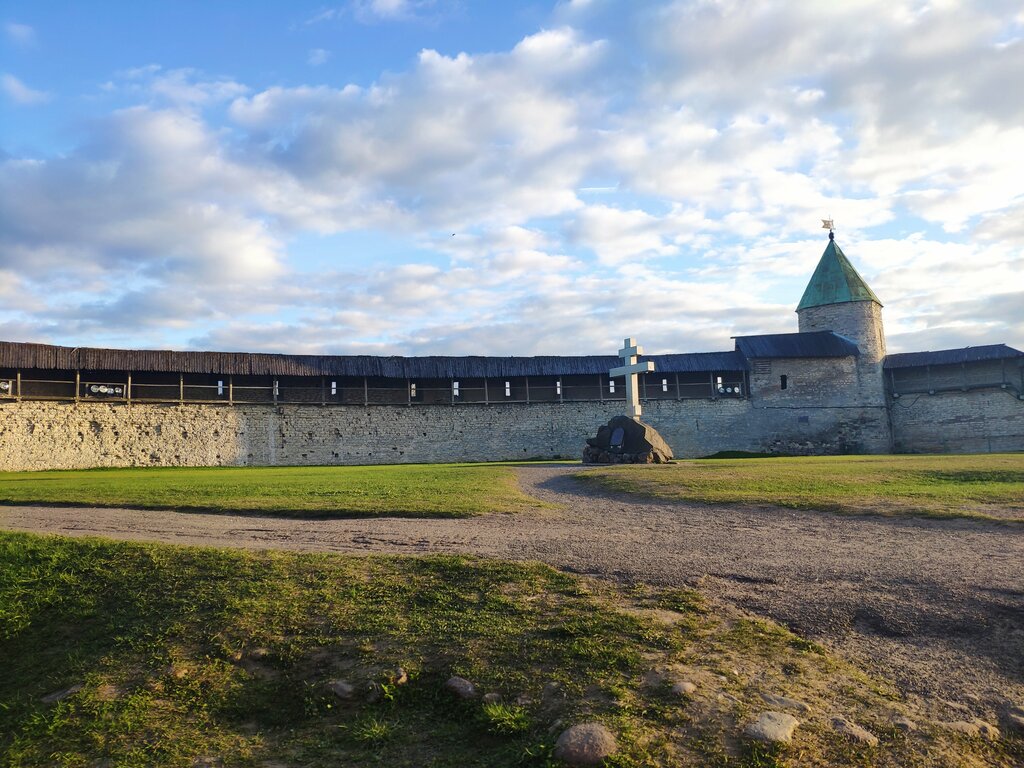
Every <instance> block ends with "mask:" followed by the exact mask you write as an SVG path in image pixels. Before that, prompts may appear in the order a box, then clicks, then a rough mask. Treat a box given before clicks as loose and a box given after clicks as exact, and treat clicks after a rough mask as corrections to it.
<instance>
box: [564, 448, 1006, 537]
mask: <svg viewBox="0 0 1024 768" xmlns="http://www.w3.org/2000/svg"><path fill="white" fill-rule="evenodd" d="M579 477H580V478H582V479H584V480H586V481H590V482H597V483H600V484H602V485H604V486H606V487H608V488H611V489H614V490H617V491H625V492H629V493H640V494H644V495H648V496H653V497H659V498H667V499H679V500H686V501H697V502H706V503H712V504H771V505H776V506H781V507H793V508H797V509H822V510H831V511H836V512H846V513H854V514H861V513H871V514H883V515H924V516H933V517H968V518H984V519H990V520H995V519H998V520H1006V521H1011V522H1022V521H1024V454H984V455H970V456H815V457H787V458H772V459H757V458H745V459H699V460H693V461H680V462H677V463H675V464H671V465H663V466H614V467H602V468H600V469H593V470H588V471H586V472H583V473H581V474H580V475H579Z"/></svg>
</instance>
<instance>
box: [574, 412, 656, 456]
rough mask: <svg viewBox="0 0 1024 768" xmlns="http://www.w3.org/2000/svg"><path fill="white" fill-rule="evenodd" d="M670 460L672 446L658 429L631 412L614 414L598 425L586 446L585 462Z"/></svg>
mask: <svg viewBox="0 0 1024 768" xmlns="http://www.w3.org/2000/svg"><path fill="white" fill-rule="evenodd" d="M671 460H672V449H671V448H670V447H669V445H668V443H666V442H665V439H664V438H663V437H662V436H661V435H660V434H659V433H658V430H656V429H655V428H654V427H652V426H651V425H650V424H645V423H644V422H642V421H637V420H634V419H631V418H630V417H629V416H615V417H614V418H613V419H612V420H611V421H609V422H608V423H607V424H605V425H604V426H602V427H599V428H598V430H597V436H596V437H590V438H587V445H586V447H585V448H584V449H583V463H584V464H666V463H668V462H670V461H671Z"/></svg>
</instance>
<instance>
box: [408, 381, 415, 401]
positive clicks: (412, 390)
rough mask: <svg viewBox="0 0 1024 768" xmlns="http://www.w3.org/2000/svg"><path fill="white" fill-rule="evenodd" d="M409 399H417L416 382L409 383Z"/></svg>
mask: <svg viewBox="0 0 1024 768" xmlns="http://www.w3.org/2000/svg"><path fill="white" fill-rule="evenodd" d="M409 397H410V398H415V397H416V382H415V381H413V382H410V383H409Z"/></svg>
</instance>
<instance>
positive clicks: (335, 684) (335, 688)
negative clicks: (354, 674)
mask: <svg viewBox="0 0 1024 768" xmlns="http://www.w3.org/2000/svg"><path fill="white" fill-rule="evenodd" d="M327 687H328V688H330V689H331V693H333V694H334V695H335V696H337V697H338V698H339V699H341V700H342V701H348V700H349V699H351V698H352V697H353V696H354V695H355V693H356V689H355V686H354V685H352V683H350V682H348V681H346V680H331V682H329V683H328V684H327Z"/></svg>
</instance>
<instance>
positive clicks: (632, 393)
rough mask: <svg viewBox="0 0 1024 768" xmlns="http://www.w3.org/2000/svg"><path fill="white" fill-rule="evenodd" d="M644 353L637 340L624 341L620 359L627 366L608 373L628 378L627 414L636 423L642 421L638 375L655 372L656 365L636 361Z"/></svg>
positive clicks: (613, 369)
mask: <svg viewBox="0 0 1024 768" xmlns="http://www.w3.org/2000/svg"><path fill="white" fill-rule="evenodd" d="M643 353H644V350H643V348H642V347H638V346H637V344H636V339H623V340H622V349H620V350H619V357H621V358H622V362H624V363H625V365H621V366H619V367H618V368H612V369H611V370H610V371H609V372H608V375H609V376H613V377H614V376H625V377H626V412H627V414H628V415H629V416H630V417H631V418H632V419H633V420H634V421H640V389H639V388H638V387H637V380H636V375H637V374H638V373H647V372H649V371H653V370H654V363H652V362H646V363H638V362H637V361H636V358H637V356H638V355H642V354H643Z"/></svg>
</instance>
